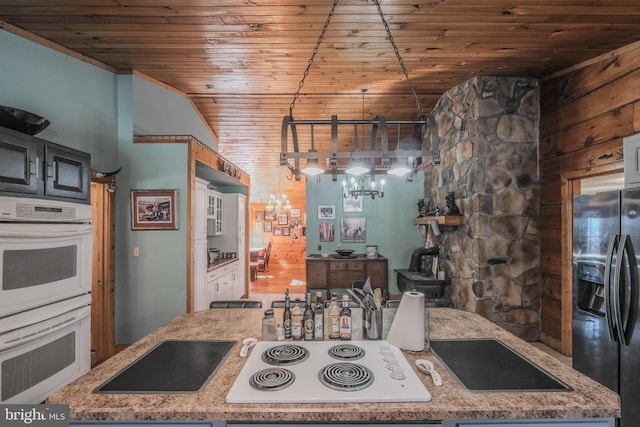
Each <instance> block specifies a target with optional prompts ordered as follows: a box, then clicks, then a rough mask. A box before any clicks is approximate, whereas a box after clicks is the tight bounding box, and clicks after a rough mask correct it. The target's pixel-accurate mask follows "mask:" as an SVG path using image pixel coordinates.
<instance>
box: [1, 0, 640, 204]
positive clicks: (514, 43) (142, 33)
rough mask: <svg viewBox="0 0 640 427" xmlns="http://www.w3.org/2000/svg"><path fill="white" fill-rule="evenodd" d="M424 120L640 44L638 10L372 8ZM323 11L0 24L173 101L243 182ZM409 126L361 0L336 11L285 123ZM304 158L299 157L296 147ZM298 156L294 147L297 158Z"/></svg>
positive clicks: (621, 1)
mask: <svg viewBox="0 0 640 427" xmlns="http://www.w3.org/2000/svg"><path fill="white" fill-rule="evenodd" d="M380 4H381V8H382V11H383V13H384V16H385V18H386V20H387V21H388V23H389V27H390V30H391V33H392V35H393V37H394V39H395V42H396V44H397V46H398V49H399V53H400V55H401V57H402V59H403V61H404V64H405V66H406V69H407V71H408V73H409V76H410V78H411V80H412V82H413V84H414V86H415V88H416V92H417V95H418V98H419V100H420V102H421V103H422V105H423V107H424V111H425V112H427V113H428V112H429V111H430V110H431V108H432V107H433V106H434V104H435V102H436V101H437V99H438V98H439V97H440V95H441V94H442V93H444V92H445V91H446V90H447V89H449V88H451V87H453V86H456V85H458V84H460V83H462V82H464V81H465V80H467V79H469V78H471V77H473V76H477V75H518V76H520V75H522V76H534V77H544V76H548V75H550V74H552V73H555V72H558V71H559V70H563V69H565V68H567V67H570V66H572V65H574V64H576V63H579V62H582V61H585V60H589V59H590V58H594V57H596V56H598V55H601V54H603V53H606V52H609V51H611V50H613V49H616V48H620V47H622V46H625V45H628V44H630V43H633V42H636V41H638V40H640V3H639V2H638V0H481V1H478V0H430V1H419V0H381V1H380ZM332 5H333V0H307V1H305V2H303V1H301V0H82V1H80V2H78V1H77V0H2V2H0V20H1V21H4V22H6V23H9V24H11V25H13V26H16V27H18V28H20V29H23V30H26V31H28V32H30V33H33V34H35V35H38V36H41V37H43V38H45V39H48V40H50V41H53V42H54V43H57V44H59V45H62V46H64V47H67V48H69V49H71V50H73V51H76V52H79V53H81V54H83V55H86V56H88V57H90V58H93V59H95V60H98V61H100V62H103V63H105V64H108V65H110V66H112V67H113V68H115V69H116V70H118V71H119V72H130V71H131V70H136V71H139V72H141V73H144V74H146V75H148V76H150V77H152V78H154V79H157V80H158V81H160V82H163V83H165V84H167V85H169V86H172V87H174V88H175V89H177V90H179V91H181V92H183V93H185V94H186V95H187V96H188V97H189V98H190V99H191V100H192V102H193V103H194V105H195V106H196V107H197V108H198V110H199V111H200V112H201V114H202V115H203V117H204V118H205V119H206V121H207V122H208V124H209V125H210V127H211V129H212V130H213V131H214V132H215V134H216V135H217V137H218V139H219V152H220V153H221V154H223V155H224V156H225V157H227V158H228V159H229V160H231V161H232V162H234V163H235V164H237V165H238V166H240V167H241V168H242V169H244V170H245V171H246V172H248V173H249V174H250V175H251V178H252V184H253V192H252V194H253V197H252V199H253V201H261V200H262V201H264V200H266V198H267V197H268V194H269V192H270V189H272V188H273V187H274V185H275V183H276V182H280V184H278V185H282V189H283V190H285V189H286V188H285V187H286V185H287V179H284V178H290V175H289V172H288V171H287V169H286V168H284V167H281V166H279V153H280V130H281V123H282V119H283V117H284V116H285V115H287V114H288V113H289V108H290V104H291V102H292V99H293V95H294V93H295V92H296V90H297V89H298V86H299V83H300V80H301V79H302V76H303V73H304V71H305V68H306V67H307V65H308V64H309V60H310V57H311V53H312V51H313V49H314V46H315V45H316V42H317V41H318V36H319V35H320V32H321V30H322V28H323V25H324V23H325V21H326V18H327V15H328V14H329V11H330V10H331V8H332ZM360 89H367V90H368V91H367V92H366V95H365V97H364V116H365V118H367V119H373V118H374V117H375V116H377V115H383V116H385V117H386V118H387V119H402V120H414V119H416V117H417V108H416V103H415V101H414V99H413V97H412V95H411V92H410V90H409V88H408V85H407V81H406V79H405V78H404V75H403V73H402V69H401V67H400V65H399V63H398V60H397V58H396V55H395V54H394V51H393V49H392V47H391V45H390V43H389V40H388V39H387V36H386V32H385V29H384V26H383V24H382V23H381V20H380V17H379V15H378V11H377V8H376V5H375V2H374V1H373V0H342V1H340V2H339V3H338V4H337V6H336V8H335V14H334V15H333V17H332V20H331V22H330V24H329V26H328V28H327V31H326V36H325V39H324V41H323V42H322V44H321V45H320V48H319V49H318V52H317V56H316V57H315V60H314V62H313V66H312V67H311V69H310V71H309V74H308V76H307V78H306V80H305V83H304V86H303V88H302V91H301V96H300V98H299V99H298V101H297V102H296V104H295V108H294V110H293V116H294V117H295V118H296V119H313V120H316V119H317V120H321V119H322V120H327V119H329V118H330V116H331V115H338V118H339V119H360V118H362V116H363V107H362V105H363V100H362V94H361V91H360ZM307 148H308V147H307ZM307 148H301V151H302V150H304V151H306V149H307Z"/></svg>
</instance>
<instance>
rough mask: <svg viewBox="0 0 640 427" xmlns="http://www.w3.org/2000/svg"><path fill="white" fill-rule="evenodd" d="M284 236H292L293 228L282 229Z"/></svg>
mask: <svg viewBox="0 0 640 427" xmlns="http://www.w3.org/2000/svg"><path fill="white" fill-rule="evenodd" d="M282 235H283V236H290V235H291V228H289V227H282Z"/></svg>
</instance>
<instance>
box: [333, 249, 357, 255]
mask: <svg viewBox="0 0 640 427" xmlns="http://www.w3.org/2000/svg"><path fill="white" fill-rule="evenodd" d="M336 252H337V253H338V255H340V256H344V257H347V256H349V255H351V254H352V253H353V249H336Z"/></svg>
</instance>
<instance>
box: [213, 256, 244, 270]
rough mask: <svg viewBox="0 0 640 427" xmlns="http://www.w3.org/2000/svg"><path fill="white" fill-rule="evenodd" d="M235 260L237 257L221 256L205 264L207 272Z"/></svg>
mask: <svg viewBox="0 0 640 427" xmlns="http://www.w3.org/2000/svg"><path fill="white" fill-rule="evenodd" d="M237 261H238V258H221V259H219V260H217V261H214V262H213V264H208V265H207V273H209V272H211V271H213V270H216V269H218V268H220V267H223V266H225V265H227V264H231V263H234V262H237Z"/></svg>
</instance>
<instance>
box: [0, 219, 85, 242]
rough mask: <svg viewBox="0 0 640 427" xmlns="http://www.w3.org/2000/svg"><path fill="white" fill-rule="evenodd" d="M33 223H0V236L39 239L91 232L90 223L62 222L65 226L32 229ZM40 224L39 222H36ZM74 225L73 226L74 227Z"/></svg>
mask: <svg viewBox="0 0 640 427" xmlns="http://www.w3.org/2000/svg"><path fill="white" fill-rule="evenodd" d="M34 225H35V224H25V223H11V225H8V224H7V223H4V224H0V237H21V238H25V239H40V238H52V237H76V236H84V235H87V234H91V233H92V232H93V226H92V225H91V224H64V225H65V227H59V225H63V224H56V225H52V227H50V228H49V229H48V230H46V231H44V230H40V229H39V228H38V229H34V228H35V227H34ZM38 225H41V224H38ZM74 226H75V227H74Z"/></svg>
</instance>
